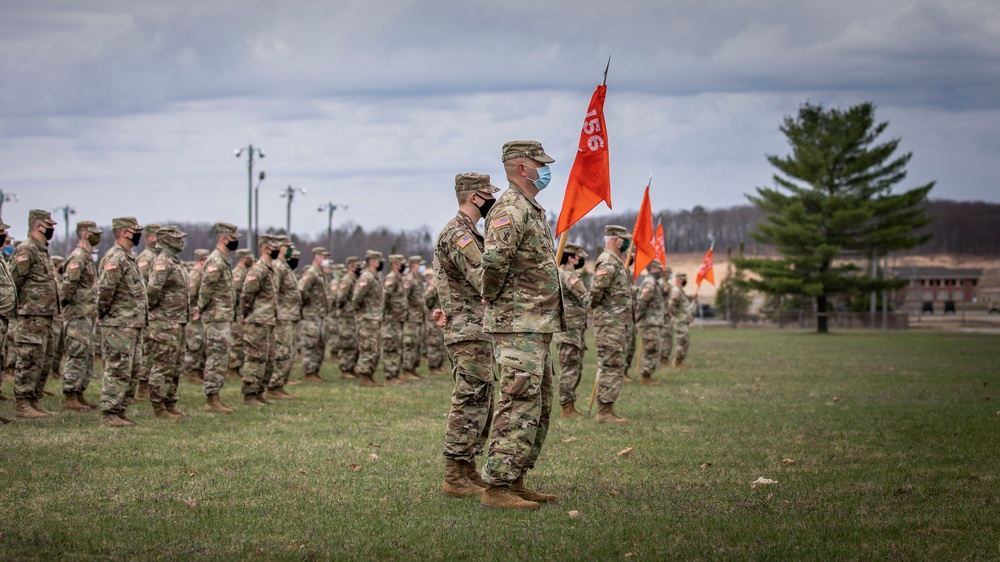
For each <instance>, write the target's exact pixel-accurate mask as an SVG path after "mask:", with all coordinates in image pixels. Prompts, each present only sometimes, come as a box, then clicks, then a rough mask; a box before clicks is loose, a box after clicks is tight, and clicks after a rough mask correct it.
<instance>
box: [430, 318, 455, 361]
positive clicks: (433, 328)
mask: <svg viewBox="0 0 1000 562" xmlns="http://www.w3.org/2000/svg"><path fill="white" fill-rule="evenodd" d="M424 332H425V333H426V334H427V338H426V341H427V368H428V369H440V368H441V367H442V366H443V365H444V355H445V345H444V330H442V329H441V328H438V327H437V325H436V324H434V322H432V321H431V322H428V323H427V326H426V328H425V329H424ZM449 356H450V354H449Z"/></svg>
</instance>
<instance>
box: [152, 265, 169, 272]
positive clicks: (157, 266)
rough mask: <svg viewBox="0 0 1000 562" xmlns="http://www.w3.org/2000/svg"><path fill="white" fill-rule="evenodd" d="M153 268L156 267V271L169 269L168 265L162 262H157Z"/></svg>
mask: <svg viewBox="0 0 1000 562" xmlns="http://www.w3.org/2000/svg"><path fill="white" fill-rule="evenodd" d="M153 269H155V270H156V271H166V270H167V266H165V265H163V264H162V263H161V264H157V265H155V266H153Z"/></svg>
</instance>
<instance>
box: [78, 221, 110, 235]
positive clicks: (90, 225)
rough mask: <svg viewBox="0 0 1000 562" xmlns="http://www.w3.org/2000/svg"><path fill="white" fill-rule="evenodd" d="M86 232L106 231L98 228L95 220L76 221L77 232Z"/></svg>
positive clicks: (97, 232) (98, 232)
mask: <svg viewBox="0 0 1000 562" xmlns="http://www.w3.org/2000/svg"><path fill="white" fill-rule="evenodd" d="M84 232H89V233H91V234H100V233H102V232H104V231H103V230H101V229H100V228H97V223H96V222H94V221H80V222H78V223H76V233H77V234H82V233H84Z"/></svg>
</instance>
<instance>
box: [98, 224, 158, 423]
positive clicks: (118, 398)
mask: <svg viewBox="0 0 1000 562" xmlns="http://www.w3.org/2000/svg"><path fill="white" fill-rule="evenodd" d="M111 228H112V233H113V234H114V237H115V244H114V246H111V249H110V250H108V251H107V252H106V253H105V254H104V257H102V258H101V262H100V263H99V264H98V266H97V271H98V274H99V275H100V277H98V280H97V318H98V321H99V322H100V323H101V332H102V336H103V338H104V351H103V356H104V379H103V381H102V384H101V425H108V426H111V427H122V426H132V425H135V422H134V421H132V420H131V419H129V418H128V416H126V415H125V411H126V410H127V409H128V406H129V404H131V403H132V398H133V397H134V396H135V389H136V386H137V385H138V383H139V367H140V365H142V351H143V350H142V332H143V329H144V328H145V327H146V326H147V319H148V313H147V309H146V285H145V283H144V282H143V280H142V277H141V276H140V274H139V267H138V266H137V265H136V263H135V258H134V257H133V256H132V252H131V250H132V248H134V247H135V246H136V245H137V244H138V243H139V239H140V237H141V236H142V227H141V226H139V222H138V221H136V220H135V218H134V217H119V218H116V219H114V220H112V221H111Z"/></svg>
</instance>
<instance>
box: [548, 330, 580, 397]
mask: <svg viewBox="0 0 1000 562" xmlns="http://www.w3.org/2000/svg"><path fill="white" fill-rule="evenodd" d="M583 332H584V330H582V329H580V328H570V329H568V330H566V331H565V332H562V333H560V334H557V335H556V337H555V340H556V348H557V349H558V350H559V403H560V404H568V403H570V402H576V388H577V387H578V386H580V376H581V375H583V353H584V351H585V350H586V349H587V344H586V343H585V342H584V339H583Z"/></svg>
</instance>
